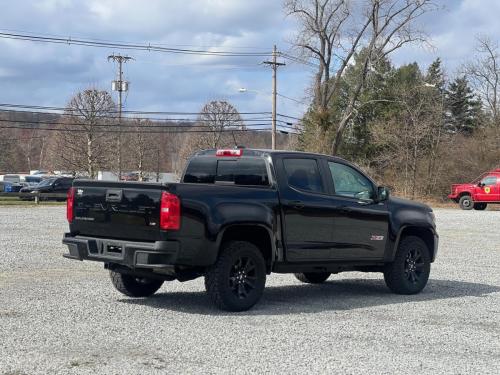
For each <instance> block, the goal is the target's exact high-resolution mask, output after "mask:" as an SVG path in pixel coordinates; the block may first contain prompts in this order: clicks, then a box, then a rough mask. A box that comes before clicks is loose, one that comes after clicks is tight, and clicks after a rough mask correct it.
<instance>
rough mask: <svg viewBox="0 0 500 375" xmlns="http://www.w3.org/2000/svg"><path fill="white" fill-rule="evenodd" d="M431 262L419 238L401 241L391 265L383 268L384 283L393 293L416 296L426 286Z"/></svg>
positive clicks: (424, 245) (410, 237)
mask: <svg viewBox="0 0 500 375" xmlns="http://www.w3.org/2000/svg"><path fill="white" fill-rule="evenodd" d="M430 271H431V261H430V255H429V249H428V248H427V245H426V244H425V242H424V241H422V240H421V239H420V238H419V237H415V236H408V237H405V238H403V239H402V240H401V242H400V244H399V247H398V251H397V252H396V256H395V258H394V261H393V262H392V263H388V264H386V265H385V267H384V279H385V283H386V284H387V286H388V287H389V289H390V290H392V291H393V292H394V293H398V294H416V293H419V292H420V291H421V290H422V289H424V287H425V286H426V285H427V280H428V279H429V273H430Z"/></svg>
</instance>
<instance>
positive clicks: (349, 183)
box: [328, 162, 375, 199]
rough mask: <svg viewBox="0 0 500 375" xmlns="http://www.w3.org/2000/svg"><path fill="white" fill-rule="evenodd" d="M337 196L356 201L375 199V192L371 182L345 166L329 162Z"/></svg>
mask: <svg viewBox="0 0 500 375" xmlns="http://www.w3.org/2000/svg"><path fill="white" fill-rule="evenodd" d="M328 167H329V168H330V172H331V175H332V179H333V185H334V188H335V194H337V195H342V196H345V197H351V198H356V199H373V198H374V197H375V191H374V190H373V184H372V183H371V181H370V180H369V179H368V178H366V177H365V176H363V175H362V174H361V173H359V172H358V171H357V170H355V169H354V168H351V167H349V166H348V165H345V164H340V163H334V162H328Z"/></svg>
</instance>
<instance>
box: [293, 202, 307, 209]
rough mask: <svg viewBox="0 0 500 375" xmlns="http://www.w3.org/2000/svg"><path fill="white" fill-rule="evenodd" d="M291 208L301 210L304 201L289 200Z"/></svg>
mask: <svg viewBox="0 0 500 375" xmlns="http://www.w3.org/2000/svg"><path fill="white" fill-rule="evenodd" d="M290 203H291V205H292V207H293V208H296V209H297V210H301V209H303V208H304V203H303V202H302V201H292V202H290Z"/></svg>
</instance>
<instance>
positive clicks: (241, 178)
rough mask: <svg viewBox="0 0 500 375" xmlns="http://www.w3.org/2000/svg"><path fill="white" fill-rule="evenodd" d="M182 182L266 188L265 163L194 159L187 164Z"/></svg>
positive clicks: (245, 159) (259, 160)
mask: <svg viewBox="0 0 500 375" xmlns="http://www.w3.org/2000/svg"><path fill="white" fill-rule="evenodd" d="M183 181H184V182H188V183H200V184H213V183H216V182H218V183H227V184H235V185H253V186H268V185H269V176H268V174H267V168H266V162H265V161H264V159H260V158H241V159H236V160H234V159H231V160H227V159H218V158H212V157H199V158H194V159H192V160H191V162H190V163H189V165H188V167H187V169H186V174H185V175H184V180H183Z"/></svg>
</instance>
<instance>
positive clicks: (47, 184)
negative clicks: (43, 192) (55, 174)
mask: <svg viewBox="0 0 500 375" xmlns="http://www.w3.org/2000/svg"><path fill="white" fill-rule="evenodd" d="M55 180H56V179H55V178H49V179H47V180H43V181H42V182H40V183H39V184H38V185H36V186H37V187H40V186H49V185H52V183H53V182H54V181H55Z"/></svg>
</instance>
